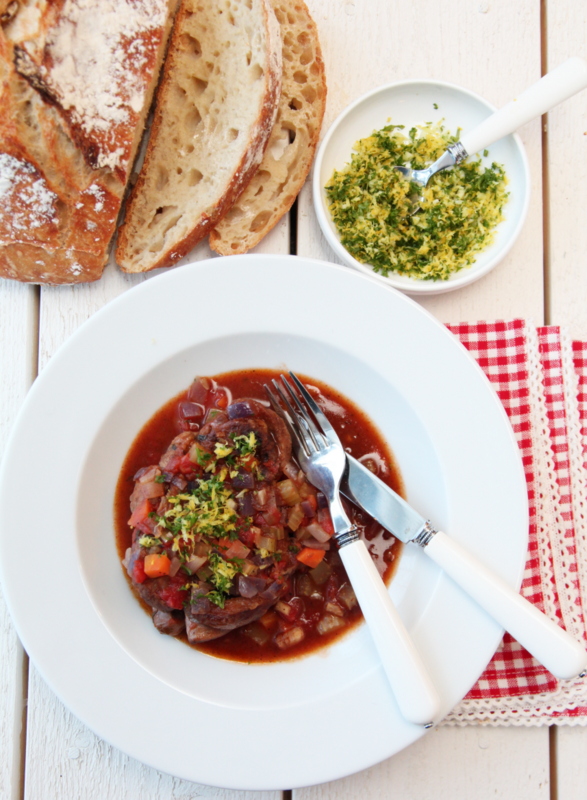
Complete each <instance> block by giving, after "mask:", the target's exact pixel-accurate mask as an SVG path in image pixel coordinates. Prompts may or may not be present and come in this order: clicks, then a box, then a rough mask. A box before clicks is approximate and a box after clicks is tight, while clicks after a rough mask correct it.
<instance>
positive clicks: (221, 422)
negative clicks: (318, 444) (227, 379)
mask: <svg viewBox="0 0 587 800" xmlns="http://www.w3.org/2000/svg"><path fill="white" fill-rule="evenodd" d="M246 402H247V403H248V404H249V405H250V407H251V410H252V412H253V416H251V417H240V418H238V419H229V417H228V415H227V414H224V413H222V414H218V415H217V416H216V417H214V419H213V420H211V421H210V422H207V423H206V424H205V425H203V426H202V429H201V430H200V432H199V433H198V434H196V440H197V442H198V444H200V445H201V446H202V447H203V448H204V449H205V450H207V451H208V452H210V453H213V452H214V445H215V444H216V442H221V443H222V444H232V439H231V434H232V435H233V436H248V435H249V434H250V433H251V432H252V433H254V434H255V437H256V439H257V442H258V447H257V452H256V455H257V458H258V459H259V461H260V462H261V466H262V472H263V477H264V479H265V480H268V481H271V480H274V479H275V478H276V477H277V476H278V475H279V474H280V473H281V472H282V471H283V467H284V465H285V464H286V463H287V462H288V461H289V460H290V458H291V439H290V436H289V433H288V430H287V428H286V427H285V423H284V421H283V420H282V419H281V417H280V416H278V415H277V414H276V413H275V412H274V411H272V410H271V409H270V408H267V407H266V406H264V405H263V404H262V403H260V402H259V401H258V400H246ZM174 441H175V440H174Z"/></svg>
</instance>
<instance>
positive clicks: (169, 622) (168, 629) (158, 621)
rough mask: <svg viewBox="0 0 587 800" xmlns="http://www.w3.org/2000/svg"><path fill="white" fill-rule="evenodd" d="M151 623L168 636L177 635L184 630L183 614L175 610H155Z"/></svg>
mask: <svg viewBox="0 0 587 800" xmlns="http://www.w3.org/2000/svg"><path fill="white" fill-rule="evenodd" d="M153 625H154V626H155V627H156V628H157V630H158V631H159V633H168V634H169V635H170V636H179V635H180V633H183V632H184V630H185V620H184V618H183V614H181V613H180V612H177V611H176V612H172V611H155V613H154V614H153Z"/></svg>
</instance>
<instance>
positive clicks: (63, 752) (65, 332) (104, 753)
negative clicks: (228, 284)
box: [2, 218, 289, 800]
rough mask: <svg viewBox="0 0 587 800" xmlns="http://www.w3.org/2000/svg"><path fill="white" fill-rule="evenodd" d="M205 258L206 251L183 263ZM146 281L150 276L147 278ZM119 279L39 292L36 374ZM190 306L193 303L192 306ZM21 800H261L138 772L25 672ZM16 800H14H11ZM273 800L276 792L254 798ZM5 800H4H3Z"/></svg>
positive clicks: (280, 239) (284, 230) (276, 234)
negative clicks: (42, 799) (43, 799)
mask: <svg viewBox="0 0 587 800" xmlns="http://www.w3.org/2000/svg"><path fill="white" fill-rule="evenodd" d="M288 248H289V220H288V219H287V218H286V219H284V220H283V221H282V222H281V223H280V224H279V225H278V226H276V228H275V229H274V230H273V231H272V232H271V233H270V234H269V236H267V237H266V239H265V240H264V241H263V242H262V243H261V244H260V245H259V247H258V248H257V249H256V251H255V252H288ZM211 256H212V253H211V251H210V249H209V248H208V246H207V244H206V243H203V244H201V245H199V246H198V247H197V248H195V250H194V251H193V252H192V253H191V254H190V256H189V257H186V259H184V260H183V262H180V263H184V262H185V261H188V260H190V259H197V260H201V259H203V258H209V257H211ZM153 274H154V273H153ZM153 274H151V275H149V276H141V275H133V276H129V275H124V274H122V273H121V272H120V271H119V270H118V269H117V268H116V267H115V266H114V264H110V265H109V266H108V268H107V269H106V271H105V273H104V276H103V277H102V279H101V280H100V281H98V282H97V283H94V284H86V285H81V286H75V287H43V289H42V293H41V313H40V334H39V367H40V369H42V368H43V367H44V366H45V365H46V364H47V362H48V361H49V359H50V358H51V357H52V355H53V354H54V353H55V351H56V350H57V349H58V348H59V347H60V345H61V344H63V342H65V341H66V340H67V339H68V338H69V336H71V335H72V334H73V333H74V332H75V330H76V329H77V328H78V327H79V325H81V324H82V323H83V322H85V320H86V319H88V318H89V317H90V316H91V315H92V314H94V313H95V312H96V311H98V310H99V309H100V308H102V307H103V306H104V305H105V304H106V303H108V302H109V301H110V300H112V299H114V298H115V297H117V296H118V295H120V294H121V293H122V292H124V291H126V290H127V289H129V288H131V287H132V286H134V285H136V284H137V283H140V282H141V281H143V280H147V279H149V277H151V276H152V275H153ZM194 302H195V303H196V304H197V299H196V300H195V301H194ZM26 749H27V758H26V774H25V795H24V796H25V799H26V798H30V800H37V798H40V797H51V798H52V800H71V798H72V797H76V798H80V799H81V798H83V800H103V799H104V798H105V797H108V799H109V800H122V799H123V798H124V799H125V800H126V799H127V798H129V799H130V798H132V799H133V800H134V798H138V797H140V798H141V800H150V798H152V800H179V798H187V797H206V798H215V799H217V800H261V794H259V793H255V792H232V791H224V790H220V789H215V788H210V787H206V786H202V785H199V784H195V783H191V782H189V781H182V780H179V779H176V778H172V777H171V776H169V775H165V774H163V773H160V772H158V771H157V770H154V769H151V768H149V767H146V766H145V765H143V764H141V763H140V762H138V761H136V760H134V759H131V758H128V757H127V756H125V755H124V754H123V753H121V752H120V751H119V750H117V749H116V748H114V747H111V746H110V745H109V744H107V743H106V742H104V741H102V740H101V739H99V738H98V737H97V736H95V735H94V734H93V733H92V731H90V730H89V729H88V728H87V727H86V726H85V725H84V724H83V723H82V722H80V721H79V720H77V719H76V718H75V717H74V716H73V714H71V713H70V712H69V711H68V710H67V709H66V708H65V707H64V705H63V704H62V703H61V702H60V701H59V700H58V699H57V698H56V697H55V695H53V693H52V692H51V691H50V690H49V689H48V688H47V687H46V685H45V684H44V682H43V681H42V679H41V678H40V676H39V673H38V672H37V670H36V669H35V668H34V666H31V669H30V673H29V702H28V720H27V742H26ZM2 797H4V795H2ZM19 797H20V796H19ZM262 797H263V800H279V798H281V792H269V793H262ZM11 800H12V798H11Z"/></svg>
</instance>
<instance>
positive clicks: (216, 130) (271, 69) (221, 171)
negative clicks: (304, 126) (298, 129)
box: [116, 0, 282, 272]
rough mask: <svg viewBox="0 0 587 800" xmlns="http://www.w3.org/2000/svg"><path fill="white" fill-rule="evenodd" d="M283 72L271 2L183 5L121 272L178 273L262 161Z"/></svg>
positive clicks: (120, 256) (213, 0)
mask: <svg viewBox="0 0 587 800" xmlns="http://www.w3.org/2000/svg"><path fill="white" fill-rule="evenodd" d="M281 70H282V64H281V39H280V32H279V24H278V22H277V20H276V18H275V14H274V13H273V10H272V9H271V6H270V4H269V1H268V0H183V3H182V6H181V8H180V10H179V11H178V14H177V18H176V22H175V26H174V30H173V34H172V37H171V40H170V44H169V52H168V55H167V58H166V62H165V68H164V73H163V78H162V82H161V86H160V89H159V92H158V96H157V104H156V108H155V113H154V118H153V126H152V129H151V135H150V139H149V143H148V146H147V150H146V154H145V160H144V164H143V167H142V169H141V172H140V175H139V178H138V180H137V183H136V185H135V187H134V189H133V191H132V193H131V196H130V199H129V202H128V203H127V206H126V215H125V220H124V223H123V225H122V226H121V228H120V230H119V235H118V243H117V248H116V261H117V263H118V264H119V266H120V267H121V268H122V269H123V270H124V271H126V272H145V271H147V270H151V269H154V268H155V267H162V266H169V265H171V264H172V263H173V262H175V261H177V260H178V259H179V258H181V257H182V256H183V255H185V254H186V253H188V252H189V251H190V250H191V249H192V247H193V246H194V245H195V244H197V242H199V241H200V240H201V239H203V238H204V237H205V236H206V235H207V234H208V233H209V232H210V230H211V229H212V228H213V227H214V226H215V225H216V224H217V222H218V221H219V220H220V219H221V218H222V216H223V215H224V214H225V213H226V212H227V211H228V209H229V208H230V207H231V206H232V204H233V203H234V201H235V200H236V198H237V197H238V196H239V195H240V193H241V192H242V190H243V189H244V187H245V186H246V185H247V184H248V182H249V181H250V179H251V178H252V176H253V174H254V172H255V171H256V169H257V167H258V165H259V163H260V161H261V159H262V157H263V153H264V151H265V148H266V145H267V142H268V140H269V136H270V133H271V130H272V127H273V123H274V120H275V115H276V112H277V103H278V100H279V95H280V84H281Z"/></svg>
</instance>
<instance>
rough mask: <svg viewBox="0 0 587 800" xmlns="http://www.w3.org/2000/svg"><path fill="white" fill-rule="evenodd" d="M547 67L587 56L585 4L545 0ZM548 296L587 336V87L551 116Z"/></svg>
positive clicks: (559, 319)
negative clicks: (546, 1)
mask: <svg viewBox="0 0 587 800" xmlns="http://www.w3.org/2000/svg"><path fill="white" fill-rule="evenodd" d="M546 19H547V29H548V38H547V54H548V69H553V68H554V67H556V66H558V64H561V63H562V62H563V61H566V59H567V58H569V57H570V56H581V57H582V58H584V59H587V15H586V14H585V7H584V5H583V3H577V2H575V3H573V2H560V0H558V1H557V2H554V1H551V2H549V3H547V16H546ZM547 143H548V145H547V147H548V195H549V202H548V212H549V248H548V264H549V297H548V318H549V321H550V322H552V323H558V324H565V325H567V326H568V327H569V330H570V331H571V334H572V336H574V337H575V338H583V339H584V338H586V337H587V314H586V313H585V298H586V297H587V269H586V266H587V262H586V254H587V225H585V208H587V90H583V91H582V92H580V93H579V94H577V95H575V97H572V98H570V99H569V100H567V101H565V102H564V103H562V104H561V105H559V106H557V107H556V108H554V109H553V110H552V111H551V112H550V113H549V114H548V117H547Z"/></svg>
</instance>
